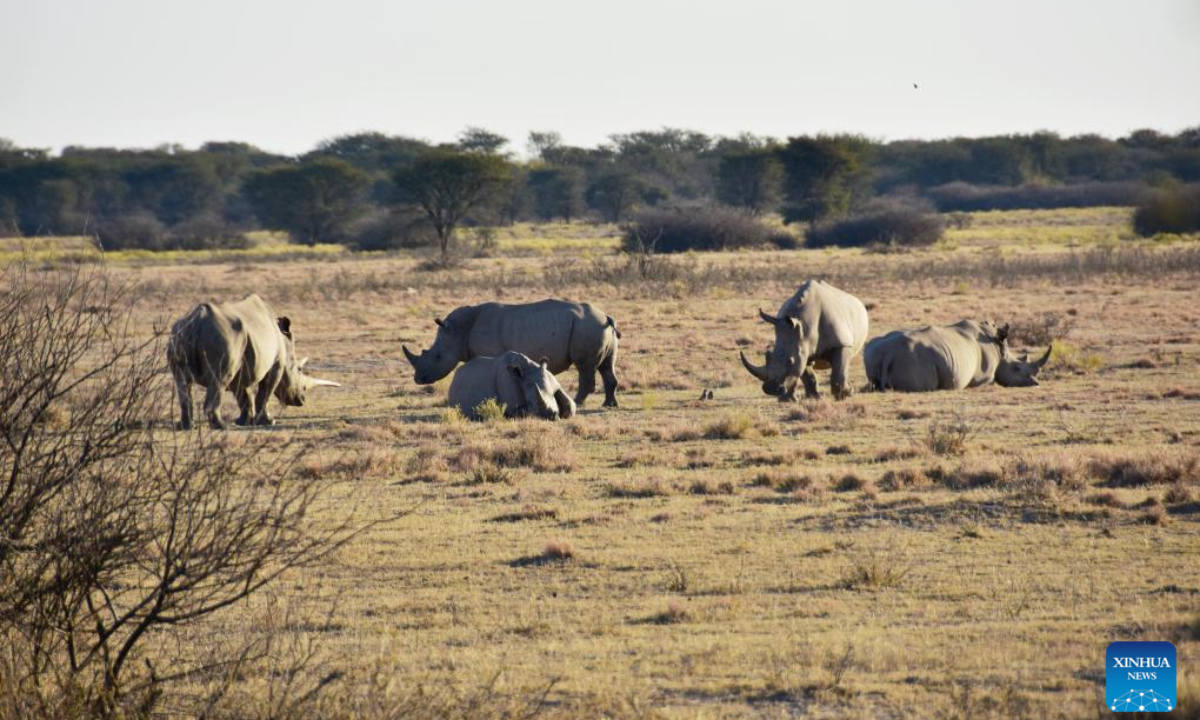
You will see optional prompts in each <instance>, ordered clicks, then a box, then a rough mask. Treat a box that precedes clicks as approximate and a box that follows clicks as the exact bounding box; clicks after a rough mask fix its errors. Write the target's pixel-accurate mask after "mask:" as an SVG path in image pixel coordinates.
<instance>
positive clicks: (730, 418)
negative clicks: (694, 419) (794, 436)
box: [704, 412, 779, 440]
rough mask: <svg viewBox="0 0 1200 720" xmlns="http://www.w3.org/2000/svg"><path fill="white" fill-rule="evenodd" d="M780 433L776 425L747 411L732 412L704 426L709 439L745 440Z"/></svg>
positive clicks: (706, 436)
mask: <svg viewBox="0 0 1200 720" xmlns="http://www.w3.org/2000/svg"><path fill="white" fill-rule="evenodd" d="M778 434H779V431H778V430H777V429H776V428H775V427H773V426H771V425H768V424H767V423H766V422H764V421H763V420H762V419H761V418H757V417H754V416H752V415H750V414H749V413H746V412H735V413H731V414H729V415H726V416H725V417H723V418H721V419H720V420H718V421H717V422H715V423H711V424H709V425H708V426H706V427H705V428H704V437H705V438H708V439H709V440H743V439H746V438H757V437H771V436H774V435H778Z"/></svg>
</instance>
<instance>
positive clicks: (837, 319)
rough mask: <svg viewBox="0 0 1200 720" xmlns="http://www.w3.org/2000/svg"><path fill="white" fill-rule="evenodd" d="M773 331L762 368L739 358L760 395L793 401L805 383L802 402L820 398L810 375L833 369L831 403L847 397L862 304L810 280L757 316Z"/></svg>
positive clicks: (862, 322)
mask: <svg viewBox="0 0 1200 720" xmlns="http://www.w3.org/2000/svg"><path fill="white" fill-rule="evenodd" d="M758 314H759V317H761V318H762V319H763V321H764V322H766V323H768V324H770V325H772V326H774V328H775V346H774V348H772V349H771V350H769V351H767V353H766V364H764V365H761V366H756V365H754V364H752V363H751V362H750V361H749V360H747V359H746V355H745V353H742V354H741V357H742V364H743V365H745V366H746V369H747V370H749V371H750V374H751V375H753V376H754V377H756V378H758V379H759V380H761V381H762V389H763V392H765V393H766V394H768V395H775V396H777V397H778V398H779V399H780V400H792V399H793V398H794V397H795V394H796V381H797V380H802V381H803V382H804V394H805V396H806V397H810V398H816V397H820V393H819V392H818V391H817V376H816V375H815V374H814V373H813V369H814V368H817V369H825V368H832V373H831V377H830V384H831V385H832V386H833V394H834V397H836V398H838V399H839V400H841V399H843V398H846V397H849V396H850V394H851V389H850V385H849V384H848V383H847V373H848V372H849V368H850V360H851V359H852V358H853V357H854V356H855V355H857V354H858V352H859V351H860V350H862V347H863V343H865V342H866V341H867V308H866V307H864V306H863V304H862V301H860V300H859V299H858V298H856V297H854V296H853V295H851V294H849V293H847V292H844V291H842V290H839V289H837V288H835V287H834V286H832V285H830V284H829V283H827V282H825V281H824V280H809V281H808V282H806V283H804V284H803V285H801V286H800V289H799V290H797V291H796V294H795V295H793V296H792V297H791V298H789V299H788V300H787V301H786V302H785V303H783V305H781V306H780V308H779V314H778V315H776V316H774V317H772V316H770V315H768V314H766V313H765V312H763V311H762V310H759V311H758Z"/></svg>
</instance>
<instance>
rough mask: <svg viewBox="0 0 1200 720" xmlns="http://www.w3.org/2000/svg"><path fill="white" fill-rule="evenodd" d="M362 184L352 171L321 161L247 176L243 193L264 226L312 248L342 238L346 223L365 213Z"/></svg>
mask: <svg viewBox="0 0 1200 720" xmlns="http://www.w3.org/2000/svg"><path fill="white" fill-rule="evenodd" d="M367 185H368V181H367V178H366V176H365V175H363V174H362V173H361V172H360V171H358V170H357V169H355V168H354V166H352V165H350V164H349V163H347V162H344V161H342V160H336V159H333V158H322V159H319V160H313V161H311V162H306V163H302V164H300V165H290V166H285V167H280V168H275V169H272V170H265V171H262V172H259V173H256V174H254V175H251V176H250V177H249V178H248V179H247V180H246V185H245V188H244V193H245V195H246V197H247V199H249V201H250V204H251V206H252V207H253V208H254V212H255V214H256V215H258V218H259V220H260V221H261V222H262V223H263V225H265V226H266V227H269V228H272V229H276V230H286V231H287V233H288V234H289V235H291V236H292V238H293V239H295V240H297V241H298V242H301V243H304V244H306V245H315V244H316V243H319V242H336V241H339V240H342V239H344V237H345V231H346V226H347V224H348V223H349V222H350V221H351V220H353V219H354V218H356V217H358V216H359V215H360V214H361V213H362V211H363V209H364V207H363V195H364V194H365V192H366V189H367Z"/></svg>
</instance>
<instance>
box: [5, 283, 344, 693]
mask: <svg viewBox="0 0 1200 720" xmlns="http://www.w3.org/2000/svg"><path fill="white" fill-rule="evenodd" d="M131 297H132V294H131V290H130V288H127V287H123V286H120V285H116V284H114V283H113V282H111V281H110V279H109V278H108V277H107V276H106V275H105V274H104V272H103V271H102V270H94V271H93V270H74V271H72V272H67V273H50V274H44V275H41V276H35V275H34V274H33V273H31V272H29V271H28V270H27V269H26V268H25V267H24V266H20V265H18V266H11V267H9V268H8V269H6V270H5V271H4V273H3V278H2V281H0V379H2V380H3V382H2V383H0V443H2V444H3V446H4V447H5V448H6V450H5V452H3V453H0V476H2V477H3V480H2V481H0V532H2V533H3V535H2V536H0V644H2V645H3V646H4V647H5V648H6V650H5V652H4V653H3V662H2V663H0V664H2V665H3V668H2V669H0V674H2V678H3V679H2V682H3V685H4V687H3V692H0V695H4V696H5V702H4V705H3V706H0V710H2V711H3V712H5V713H8V712H9V711H13V712H14V713H15V714H16V715H17V716H21V715H25V716H29V717H33V716H45V715H47V714H56V715H64V716H72V715H74V716H78V715H104V716H128V717H140V716H143V715H147V714H150V713H153V712H156V711H158V709H159V708H160V707H161V703H162V702H163V698H164V696H165V695H166V693H168V692H169V691H170V687H171V685H170V681H171V680H174V679H179V678H182V677H186V676H187V675H188V674H189V673H192V672H197V671H199V670H202V669H203V668H200V667H196V666H194V665H189V663H188V662H186V661H184V660H181V661H180V662H179V663H177V664H176V665H175V666H172V667H164V668H156V667H154V666H152V665H150V664H149V660H148V658H149V656H150V653H149V652H148V648H149V647H152V646H155V645H156V644H157V643H161V642H165V641H167V640H169V639H170V637H172V634H173V633H174V632H175V629H176V628H182V627H186V626H188V625H189V624H192V623H194V622H196V621H197V620H200V619H201V618H204V617H206V616H209V615H212V614H213V613H217V612H220V611H222V610H224V609H225V608H227V607H230V606H232V605H234V604H236V603H238V602H240V601H242V600H244V599H246V598H248V597H250V596H251V595H253V594H255V593H256V592H258V591H259V590H260V589H262V588H263V587H265V586H267V585H268V584H270V583H271V582H272V581H274V580H275V579H276V578H278V577H279V576H280V575H281V574H282V573H284V572H286V571H288V570H291V569H294V568H298V567H304V566H309V565H312V564H313V563H315V562H317V561H319V560H321V559H322V558H324V557H326V556H327V555H328V554H329V553H331V552H333V551H335V550H336V549H337V548H339V547H341V546H342V545H343V544H344V543H346V542H348V541H349V540H350V539H351V538H353V537H354V536H355V535H356V534H357V532H360V531H361V530H363V529H365V527H366V525H362V526H359V527H355V526H354V523H355V522H356V520H355V513H354V511H353V508H351V509H350V511H349V512H346V511H342V512H341V513H340V516H341V517H343V518H347V519H345V520H342V521H338V522H333V523H328V524H325V525H323V526H321V527H320V528H317V527H313V526H311V525H310V524H309V523H308V522H307V517H308V516H309V515H310V514H311V513H313V512H315V511H316V510H317V509H318V508H319V507H321V506H322V505H323V504H324V503H325V502H326V497H327V495H328V491H329V489H330V487H331V485H330V482H329V481H326V480H324V479H322V478H321V477H319V476H315V477H307V478H306V477H304V476H303V475H301V474H298V473H295V472H293V470H294V468H295V462H296V458H297V455H298V452H299V449H298V448H296V447H294V446H291V445H290V444H289V443H286V442H281V441H280V440H279V439H277V438H274V437H272V436H271V435H268V434H261V435H258V434H255V435H236V436H235V435H230V434H226V433H216V434H212V433H209V432H207V431H198V432H189V433H172V434H169V435H167V436H166V437H161V436H157V437H156V435H155V434H154V428H155V427H156V426H158V427H169V425H170V423H169V417H167V415H166V411H167V410H169V408H170V407H171V402H170V388H168V387H166V386H165V384H164V383H163V376H164V374H163V373H162V372H161V370H160V368H161V365H162V358H163V344H162V342H161V340H162V335H161V333H151V334H149V335H148V336H146V335H141V336H139V335H138V334H136V333H134V332H133V328H132V327H130V325H129V322H130V320H129V318H130V317H131V314H132V313H131ZM51 407H55V408H57V410H56V413H58V414H59V415H60V420H61V422H53V423H51V422H45V421H44V419H45V417H46V413H47V411H48V409H49V408H51ZM247 652H249V651H247ZM228 660H229V659H228V658H226V659H222V660H221V661H228ZM233 660H235V661H236V658H233Z"/></svg>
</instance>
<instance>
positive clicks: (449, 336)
mask: <svg viewBox="0 0 1200 720" xmlns="http://www.w3.org/2000/svg"><path fill="white" fill-rule="evenodd" d="M434 322H435V323H437V326H438V331H437V338H436V339H435V340H434V341H433V345H432V346H431V347H430V348H429V349H428V350H424V351H422V352H421V354H420V355H417V354H415V353H413V352H412V351H411V350H409V349H408V346H403V350H404V356H405V357H407V358H408V361H409V362H410V363H412V366H413V380H414V381H416V382H417V384H419V385H428V384H430V383H435V382H437V381H438V380H441V379H442V378H444V377H446V376H447V375H449V374H450V371H451V370H453V369H454V368H455V366H457V365H458V364H459V363H460V362H467V361H468V360H470V359H471V358H474V357H480V356H483V357H498V356H500V355H503V354H504V353H506V352H509V351H513V352H519V353H522V354H524V355H527V356H529V357H544V358H546V359H547V362H548V367H549V368H550V371H551V372H553V373H560V372H562V371H564V370H566V369H567V368H569V367H571V366H572V365H574V366H575V367H576V368H577V369H578V370H579V390H578V391H577V392H576V394H575V403H576V404H578V405H581V406H582V405H583V402H584V400H585V399H587V396H588V395H589V394H591V393H593V392H595V390H596V371H597V370H599V371H600V376H601V377H602V378H603V379H604V406H605V407H616V406H617V396H616V392H617V374H616V368H615V365H616V361H617V340H619V339H620V337H621V333H619V332H617V326H616V323H615V322H613V319H612V318H611V317H609V316H608V315H605V314H604V313H603V312H602V311H601V310H599V309H598V308H595V307H593V306H591V305H589V304H587V303H575V302H568V301H566V300H542V301H540V302H534V303H527V304H524V305H504V304H501V303H494V302H493V303H484V304H482V305H467V306H464V307H460V308H458V309H456V310H454V311H453V312H451V313H450V314H449V315H447V316H446V319H445V320H441V319H438V320H435V321H434Z"/></svg>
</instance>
